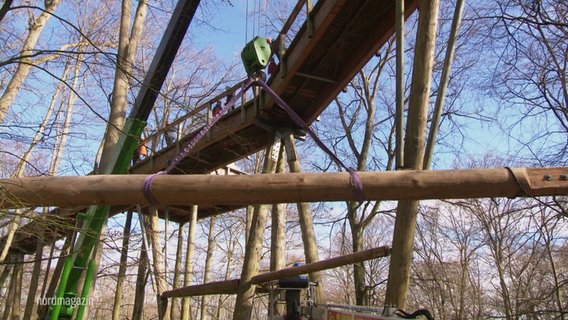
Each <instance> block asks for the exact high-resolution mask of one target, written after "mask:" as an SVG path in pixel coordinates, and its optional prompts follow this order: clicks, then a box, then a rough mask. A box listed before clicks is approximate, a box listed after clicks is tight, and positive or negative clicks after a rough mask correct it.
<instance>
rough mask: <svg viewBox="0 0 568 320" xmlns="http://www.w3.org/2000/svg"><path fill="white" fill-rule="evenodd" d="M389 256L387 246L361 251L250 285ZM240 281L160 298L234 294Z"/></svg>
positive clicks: (285, 271) (202, 286) (258, 279)
mask: <svg viewBox="0 0 568 320" xmlns="http://www.w3.org/2000/svg"><path fill="white" fill-rule="evenodd" d="M389 254H390V248H389V247H387V246H384V247H378V248H372V249H368V250H363V251H359V252H355V253H351V254H347V255H344V256H340V257H335V258H331V259H327V260H322V261H317V262H313V263H308V264H305V265H303V266H299V267H291V268H286V269H281V270H278V271H274V272H267V273H263V274H259V275H256V276H254V277H252V278H251V282H252V284H262V283H266V282H269V281H273V280H278V279H282V278H287V277H296V276H299V275H301V274H307V273H313V272H317V271H322V270H326V269H331V268H337V267H341V266H344V265H348V264H352V263H356V262H361V261H366V260H371V259H376V258H382V257H386V256H388V255H389ZM239 281H240V279H231V280H226V281H217V282H211V283H205V284H199V285H193V286H187V287H184V288H179V289H174V290H170V291H166V292H164V293H163V294H162V297H165V298H173V297H188V296H200V295H211V294H236V293H237V288H238V285H239Z"/></svg>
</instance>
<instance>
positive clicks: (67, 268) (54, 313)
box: [50, 258, 73, 320]
mask: <svg viewBox="0 0 568 320" xmlns="http://www.w3.org/2000/svg"><path fill="white" fill-rule="evenodd" d="M72 268H73V260H72V259H71V258H65V264H64V265H63V272H62V273H61V282H60V283H59V287H58V288H57V292H56V293H55V303H54V304H53V306H51V307H52V310H51V317H50V319H51V320H56V319H57V318H58V317H59V312H60V311H61V302H62V301H63V295H64V294H65V286H66V285H67V279H68V278H69V273H70V272H71V269H72Z"/></svg>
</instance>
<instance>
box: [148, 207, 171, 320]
mask: <svg viewBox="0 0 568 320" xmlns="http://www.w3.org/2000/svg"><path fill="white" fill-rule="evenodd" d="M148 212H149V226H148V227H149V229H150V230H149V232H148V233H149V235H150V239H151V242H150V245H151V246H152V260H153V261H152V262H153V263H152V265H153V270H154V281H155V282H156V299H157V302H158V318H159V319H160V320H168V319H169V318H170V313H169V309H168V307H169V306H168V300H167V299H165V298H163V297H162V293H164V292H165V291H166V289H167V282H166V277H165V276H166V270H165V269H164V257H163V256H162V251H161V246H160V240H159V234H158V209H156V207H149V208H148Z"/></svg>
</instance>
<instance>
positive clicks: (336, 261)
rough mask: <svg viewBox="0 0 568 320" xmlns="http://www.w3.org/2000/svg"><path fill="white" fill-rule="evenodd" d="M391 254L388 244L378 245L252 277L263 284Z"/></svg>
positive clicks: (252, 280) (254, 280)
mask: <svg viewBox="0 0 568 320" xmlns="http://www.w3.org/2000/svg"><path fill="white" fill-rule="evenodd" d="M388 255H390V248H389V247H387V246H384V247H378V248H373V249H368V250H363V251H359V252H354V253H351V254H347V255H344V256H340V257H335V258H331V259H327V260H321V261H316V262H312V263H308V264H305V265H302V266H298V267H291V268H286V269H281V270H277V271H274V272H268V273H263V274H259V275H257V276H254V277H252V279H251V282H252V283H253V284H261V283H266V282H270V281H273V280H278V279H282V278H288V277H296V276H299V275H301V274H308V273H313V272H318V271H322V270H327V269H332V268H337V267H341V266H345V265H348V264H353V263H356V262H361V261H367V260H371V259H376V258H382V257H386V256H388Z"/></svg>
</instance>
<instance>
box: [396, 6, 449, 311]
mask: <svg viewBox="0 0 568 320" xmlns="http://www.w3.org/2000/svg"><path fill="white" fill-rule="evenodd" d="M438 6H439V0H421V1H420V17H419V22H418V31H417V35H416V43H417V44H416V49H415V53H414V69H413V72H412V86H411V90H410V98H409V108H408V115H409V116H408V122H407V126H406V139H405V145H404V167H405V168H408V169H422V165H423V160H424V145H425V142H426V139H425V135H426V122H427V120H428V119H427V118H428V102H429V95H430V86H431V82H432V65H433V60H434V48H435V43H436V26H437V20H438ZM417 212H418V201H415V200H413V201H399V204H398V209H397V215H396V221H395V227H394V235H393V242H392V247H393V253H392V257H391V262H390V267H389V277H388V283H387V292H386V297H385V305H390V306H395V307H398V308H401V309H404V307H405V304H406V295H407V291H408V283H409V277H410V264H411V260H412V253H413V248H414V231H415V228H416V216H417Z"/></svg>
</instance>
